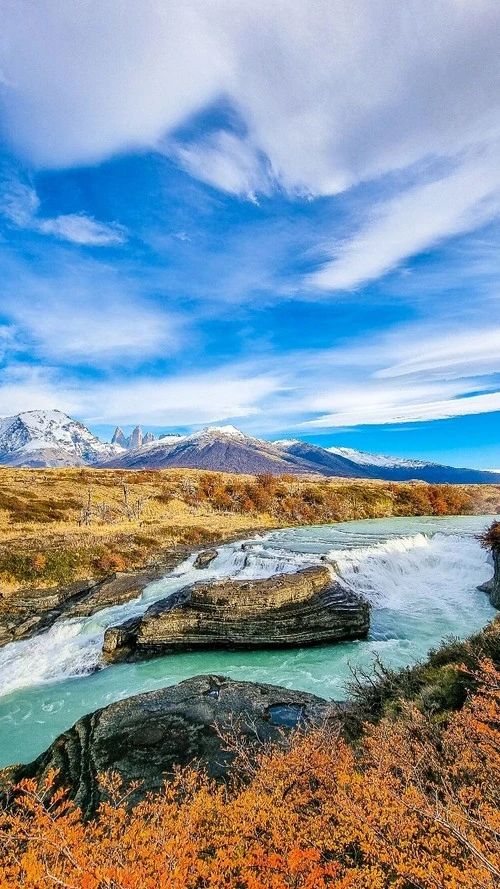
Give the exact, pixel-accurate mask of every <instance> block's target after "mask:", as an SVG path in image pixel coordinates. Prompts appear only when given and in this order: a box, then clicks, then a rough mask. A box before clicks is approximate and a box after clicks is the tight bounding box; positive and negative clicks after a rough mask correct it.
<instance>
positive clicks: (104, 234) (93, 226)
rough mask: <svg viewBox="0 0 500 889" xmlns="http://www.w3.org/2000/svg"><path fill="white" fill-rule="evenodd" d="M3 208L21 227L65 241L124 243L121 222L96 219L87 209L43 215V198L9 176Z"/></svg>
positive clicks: (97, 244)
mask: <svg viewBox="0 0 500 889" xmlns="http://www.w3.org/2000/svg"><path fill="white" fill-rule="evenodd" d="M0 206H1V210H2V212H3V214H4V216H6V217H7V219H9V220H10V222H12V223H14V225H17V226H19V227H20V228H29V229H32V230H33V231H38V232H41V233H42V234H44V235H53V236H54V237H56V238H58V239H59V240H62V241H69V242H70V243H72V244H82V245H87V246H90V247H102V246H109V245H112V244H123V242H124V241H125V229H124V228H123V226H120V225H116V224H114V225H107V224H105V223H103V222H97V221H96V220H95V219H92V218H91V217H90V216H86V215H85V214H84V213H69V214H65V215H64V214H63V215H60V216H55V217H53V218H45V219H44V218H43V217H40V216H39V215H38V214H39V210H40V200H39V198H38V195H37V193H36V191H35V189H34V188H32V187H31V186H29V185H25V184H24V183H22V182H19V181H18V180H17V179H12V178H9V179H7V180H6V181H4V183H3V194H2V198H1V203H0Z"/></svg>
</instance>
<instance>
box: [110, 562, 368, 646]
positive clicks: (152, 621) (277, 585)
mask: <svg viewBox="0 0 500 889" xmlns="http://www.w3.org/2000/svg"><path fill="white" fill-rule="evenodd" d="M369 610H370V609H369V604H368V602H366V601H365V600H364V599H363V598H361V597H360V596H357V595H355V594H354V593H352V592H351V591H350V590H348V589H346V588H345V587H343V586H341V585H340V584H339V583H334V582H332V579H331V576H330V573H329V571H328V569H327V568H326V567H318V568H306V569H304V570H303V571H298V572H297V573H296V574H280V575H277V576H275V577H271V578H268V579H267V580H220V581H216V582H212V583H195V584H193V585H192V586H189V587H185V588H184V589H182V590H180V592H178V593H176V594H174V595H173V596H170V597H169V598H168V599H163V600H161V601H159V602H155V604H154V605H152V606H151V607H150V608H148V610H147V611H146V612H145V614H144V615H143V616H142V618H141V619H140V621H139V623H138V625H137V630H133V629H131V628H130V627H128V628H127V634H126V642H124V644H123V646H122V647H120V640H121V639H122V638H123V637H122V636H120V634H117V633H116V628H111V629H110V630H107V631H106V634H105V637H104V646H103V651H104V653H105V656H106V657H107V659H108V660H114V659H120V660H123V659H124V658H125V657H126V658H129V659H136V658H141V657H151V656H153V655H159V654H169V653H171V652H178V651H186V650H190V649H196V648H205V647H209V648H212V649H213V648H229V649H238V648H240V649H241V648H243V649H246V648H276V647H283V646H294V645H316V644H318V643H322V642H323V643H325V642H336V641H339V640H342V639H359V638H363V637H364V636H366V635H367V633H368V629H369Z"/></svg>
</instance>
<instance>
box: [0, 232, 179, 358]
mask: <svg viewBox="0 0 500 889" xmlns="http://www.w3.org/2000/svg"><path fill="white" fill-rule="evenodd" d="M3 271H4V284H3V296H2V310H3V314H4V316H5V317H6V319H7V320H8V322H9V323H10V343H9V345H10V349H11V351H12V352H16V351H17V352H18V353H19V352H23V351H24V352H25V351H29V353H30V354H31V356H32V357H33V358H36V359H43V360H45V361H49V362H61V363H64V362H66V363H68V364H71V363H73V362H77V363H79V364H85V365H92V366H94V367H110V366H112V365H116V364H118V365H123V366H126V367H130V368H132V367H137V366H138V365H140V364H141V363H143V362H144V361H146V360H147V359H149V358H151V357H155V356H157V355H158V354H161V355H163V356H169V355H172V354H175V353H177V352H178V351H179V350H180V349H181V348H182V346H183V345H184V341H185V330H184V328H185V325H186V321H185V319H184V318H183V317H182V315H181V314H180V313H176V312H169V311H167V310H165V309H162V308H161V307H158V306H155V305H154V304H152V303H151V302H149V301H148V300H147V299H145V298H144V297H143V295H142V292H141V282H140V281H136V280H135V278H134V276H133V275H127V273H126V272H125V273H121V272H120V271H115V270H113V269H112V268H110V267H108V266H106V265H102V264H100V263H97V262H88V261H82V260H79V259H77V258H76V257H75V255H74V252H73V251H70V252H69V255H68V254H67V252H66V250H64V249H62V252H61V253H60V254H53V255H52V256H51V257H50V259H49V260H48V261H47V263H43V262H38V263H37V264H36V265H35V266H34V267H33V268H32V269H28V268H27V267H26V266H25V265H24V264H23V263H21V262H17V261H11V260H9V258H8V257H7V256H4V257H3Z"/></svg>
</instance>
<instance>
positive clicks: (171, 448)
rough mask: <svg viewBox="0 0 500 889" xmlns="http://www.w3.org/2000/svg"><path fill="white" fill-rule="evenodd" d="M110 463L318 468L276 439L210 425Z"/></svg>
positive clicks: (240, 469) (248, 469)
mask: <svg viewBox="0 0 500 889" xmlns="http://www.w3.org/2000/svg"><path fill="white" fill-rule="evenodd" d="M106 465H107V466H109V467H113V468H116V469H173V468H179V469H181V468H182V469H210V470H212V471H219V472H235V473H242V474H244V473H246V474H249V475H254V474H256V473H259V472H271V473H273V474H274V475H281V474H283V473H295V474H304V473H317V472H318V469H317V467H316V466H314V465H313V464H312V463H308V462H307V461H305V460H301V459H300V458H297V457H295V456H294V455H293V454H287V453H285V452H284V451H281V450H280V449H279V448H278V447H276V445H275V444H273V443H272V442H269V441H261V439H259V438H253V437H252V436H250V435H245V433H244V432H241V431H240V430H239V429H236V427H235V426H208V427H207V428H206V429H200V430H199V431H198V432H193V433H192V434H191V435H184V436H182V435H179V436H167V437H166V438H160V440H159V441H155V442H153V443H151V444H149V445H147V447H144V446H143V447H142V448H137V449H136V450H135V451H127V452H126V453H125V454H122V455H121V456H119V457H118V458H113V459H112V460H110V461H109V462H108V463H106ZM331 474H333V473H331Z"/></svg>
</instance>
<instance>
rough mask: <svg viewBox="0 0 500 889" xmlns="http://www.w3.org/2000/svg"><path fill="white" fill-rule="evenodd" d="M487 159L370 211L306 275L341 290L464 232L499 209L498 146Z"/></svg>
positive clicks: (316, 282)
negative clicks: (332, 253) (369, 215)
mask: <svg viewBox="0 0 500 889" xmlns="http://www.w3.org/2000/svg"><path fill="white" fill-rule="evenodd" d="M495 147H496V152H497V153H496V155H495V156H493V157H492V158H491V159H488V160H486V159H484V158H483V159H481V160H479V161H478V160H476V161H475V162H474V163H473V162H471V161H468V162H467V163H464V164H463V165H462V166H461V167H459V169H458V170H455V171H453V172H451V173H449V174H448V175H447V176H444V177H443V178H441V179H438V180H437V181H434V182H428V183H425V184H423V185H417V186H416V187H414V188H412V189H410V190H408V191H406V192H404V193H403V194H402V195H398V196H397V197H395V198H393V199H392V200H390V201H388V202H387V203H385V204H382V205H381V206H379V207H376V208H375V211H374V212H373V215H372V218H371V220H369V221H368V223H367V224H366V225H365V227H364V228H362V229H361V231H360V232H358V233H357V234H355V235H354V236H353V237H352V238H351V239H350V240H347V241H345V242H344V243H343V244H341V245H340V246H339V248H338V249H337V251H335V252H336V255H335V256H334V258H333V259H332V260H331V261H329V262H327V263H326V264H325V265H324V266H323V267H322V268H321V269H319V270H318V271H317V272H315V273H313V274H312V275H310V276H309V279H308V280H309V282H310V283H311V284H312V285H313V286H314V287H318V288H320V289H324V290H346V289H350V288H353V287H356V286H358V285H360V284H364V283H366V282H367V281H370V280H372V279H373V278H378V277H379V276H380V275H383V274H384V273H385V272H387V271H388V270H390V269H392V268H394V267H395V266H398V265H399V264H400V263H401V262H403V261H404V260H405V259H407V258H408V257H410V256H413V255H414V254H417V253H420V252H421V251H423V250H426V249H428V248H429V247H431V246H432V245H434V244H435V243H436V242H438V241H439V240H441V239H443V238H446V237H449V236H451V235H456V234H459V233H462V232H466V231H470V230H471V229H474V228H476V227H477V226H478V225H480V224H482V223H483V222H485V221H487V220H488V219H490V218H492V217H494V216H496V215H498V213H499V211H500V145H498V144H497V145H496V146H495Z"/></svg>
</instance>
